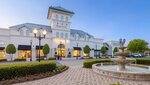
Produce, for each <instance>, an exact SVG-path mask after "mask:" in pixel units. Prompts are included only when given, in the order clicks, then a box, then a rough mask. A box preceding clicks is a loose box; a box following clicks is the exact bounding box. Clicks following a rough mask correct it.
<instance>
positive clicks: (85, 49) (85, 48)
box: [83, 45, 91, 56]
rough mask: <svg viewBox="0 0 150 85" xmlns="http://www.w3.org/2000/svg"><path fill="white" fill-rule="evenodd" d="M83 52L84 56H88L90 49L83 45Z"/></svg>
mask: <svg viewBox="0 0 150 85" xmlns="http://www.w3.org/2000/svg"><path fill="white" fill-rule="evenodd" d="M83 51H84V53H85V54H88V56H89V53H90V51H91V49H90V47H89V46H88V45H85V47H84V48H83Z"/></svg>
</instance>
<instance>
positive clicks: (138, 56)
mask: <svg viewBox="0 0 150 85" xmlns="http://www.w3.org/2000/svg"><path fill="white" fill-rule="evenodd" d="M127 57H133V58H143V57H145V56H144V54H141V53H133V54H128V55H127Z"/></svg>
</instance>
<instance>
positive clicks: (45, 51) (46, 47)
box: [43, 44, 50, 57]
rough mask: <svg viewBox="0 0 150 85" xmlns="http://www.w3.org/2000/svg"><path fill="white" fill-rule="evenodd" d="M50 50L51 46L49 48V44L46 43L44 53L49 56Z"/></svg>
mask: <svg viewBox="0 0 150 85" xmlns="http://www.w3.org/2000/svg"><path fill="white" fill-rule="evenodd" d="M49 52H50V48H49V46H48V44H45V45H44V46H43V53H44V55H45V56H46V57H47V54H49Z"/></svg>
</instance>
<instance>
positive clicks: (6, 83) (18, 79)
mask: <svg viewBox="0 0 150 85" xmlns="http://www.w3.org/2000/svg"><path fill="white" fill-rule="evenodd" d="M68 68H69V67H67V66H66V67H65V68H64V69H62V70H61V71H58V72H46V73H41V74H34V75H28V76H24V77H16V78H13V79H10V80H3V81H0V85H10V84H15V83H23V82H27V81H34V80H38V79H42V78H46V77H51V76H54V75H56V74H59V73H62V72H64V71H66V70H67V69H68Z"/></svg>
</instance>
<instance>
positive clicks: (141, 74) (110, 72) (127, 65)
mask: <svg viewBox="0 0 150 85" xmlns="http://www.w3.org/2000/svg"><path fill="white" fill-rule="evenodd" d="M125 41H126V40H125V39H120V47H119V49H120V51H121V52H117V53H116V55H117V58H111V61H112V62H114V64H115V65H113V64H110V65H108V64H107V65H106V64H104V63H103V64H94V65H93V66H92V69H93V71H94V72H97V73H99V74H101V75H106V76H110V77H115V78H121V79H132V80H150V67H149V66H138V65H136V64H131V63H132V62H136V60H135V59H134V58H126V55H128V52H125V51H124V49H125V48H126V47H125V46H124V44H125Z"/></svg>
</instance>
